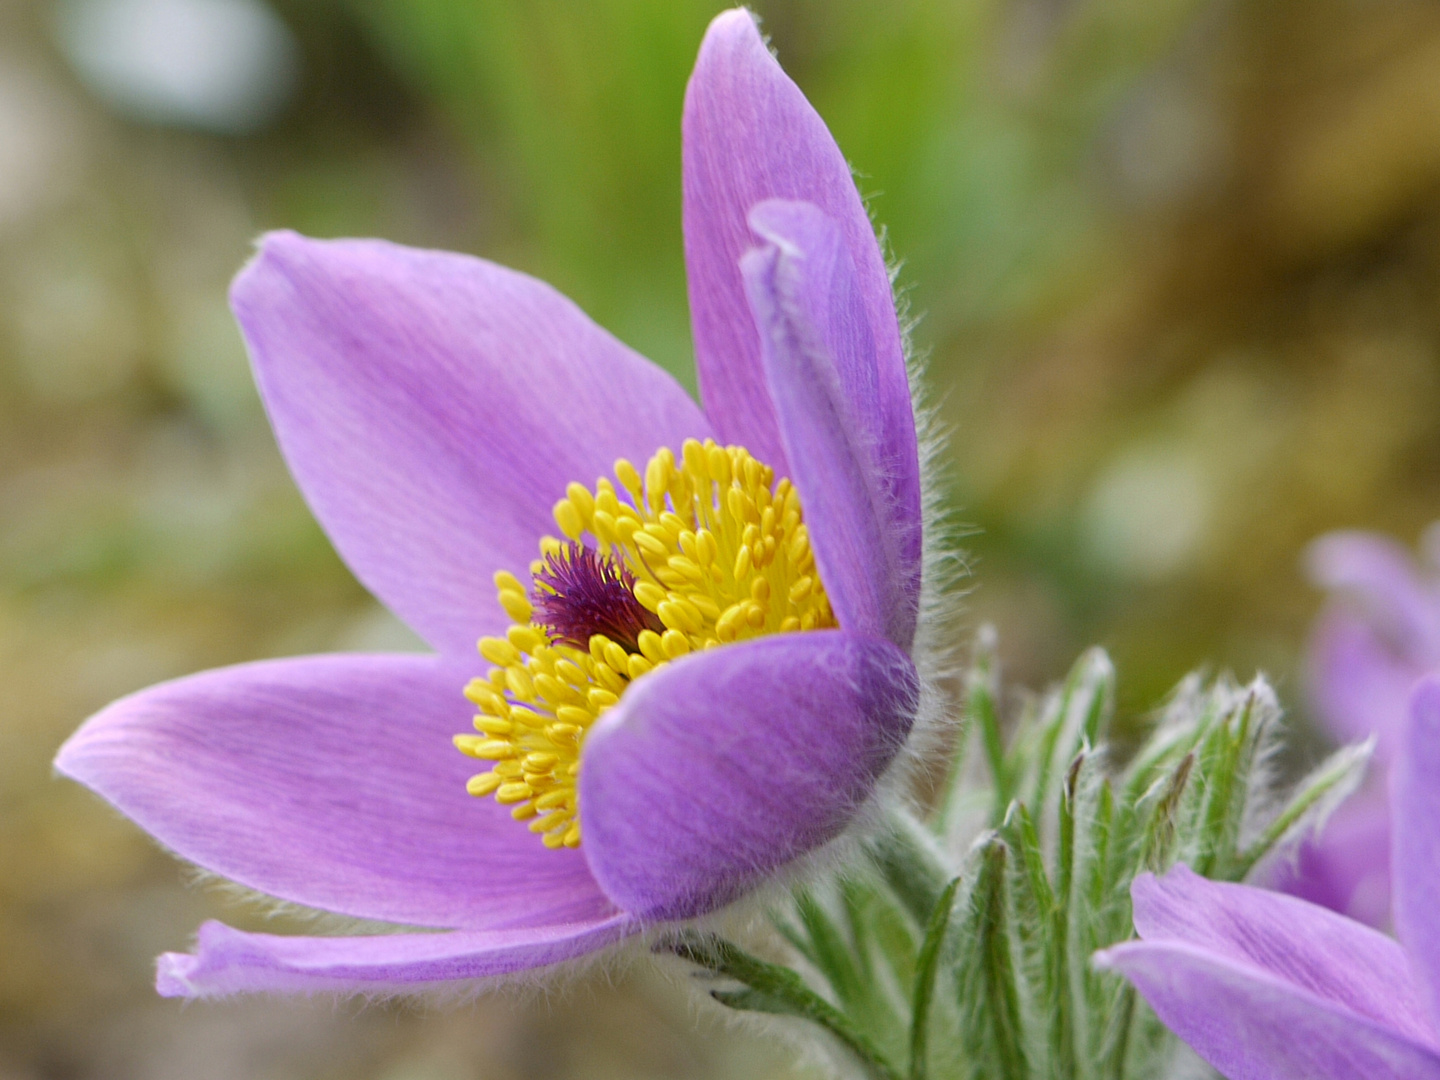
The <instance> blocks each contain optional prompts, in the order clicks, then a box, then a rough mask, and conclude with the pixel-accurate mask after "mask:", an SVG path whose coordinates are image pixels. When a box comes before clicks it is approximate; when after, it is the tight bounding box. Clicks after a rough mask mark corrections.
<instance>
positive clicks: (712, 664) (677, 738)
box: [580, 630, 917, 919]
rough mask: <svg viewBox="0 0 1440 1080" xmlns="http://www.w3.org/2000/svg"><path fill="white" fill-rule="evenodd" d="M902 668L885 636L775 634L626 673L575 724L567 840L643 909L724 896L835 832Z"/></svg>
mask: <svg viewBox="0 0 1440 1080" xmlns="http://www.w3.org/2000/svg"><path fill="white" fill-rule="evenodd" d="M916 694H917V682H916V676H915V669H914V667H913V666H912V665H911V664H910V661H909V659H908V658H907V657H906V656H905V655H904V654H903V653H901V652H900V651H899V650H898V649H896V648H895V646H893V645H891V644H890V643H889V642H886V641H882V640H879V639H876V638H866V637H861V636H858V635H855V634H848V633H844V632H842V631H838V630H816V631H811V632H808V633H792V634H777V635H774V636H771V637H765V638H760V639H757V640H754V641H749V642H745V643H743V644H739V645H730V646H726V647H724V648H719V649H713V650H709V651H706V652H702V653H697V654H694V655H692V656H687V657H684V658H682V659H680V660H677V661H675V662H674V663H672V664H670V665H668V666H667V667H664V668H661V669H660V670H658V671H656V672H653V673H651V674H649V675H646V676H645V677H644V678H642V679H640V680H639V681H638V682H636V683H635V684H634V685H633V686H632V687H631V688H630V689H629V690H628V691H626V694H625V696H624V697H623V698H622V699H621V701H620V704H619V705H617V706H615V707H614V708H613V709H612V710H611V711H610V712H609V713H608V714H606V716H605V717H604V719H602V720H601V721H600V723H599V724H597V725H596V727H595V728H594V729H593V730H592V731H591V733H590V735H589V737H588V739H587V740H586V744H585V768H584V771H583V772H582V773H581V774H580V815H581V822H582V827H583V829H584V835H585V841H584V846H583V848H582V850H583V851H585V853H586V855H587V856H588V858H589V860H590V866H591V869H592V870H593V871H594V873H595V877H596V878H597V879H598V880H599V882H600V884H601V886H602V887H603V888H604V889H605V891H606V893H607V894H608V895H609V896H610V898H611V899H612V900H614V901H615V903H616V904H618V905H619V906H620V907H621V908H623V909H624V910H626V911H630V912H633V913H635V914H636V915H637V916H640V917H642V918H645V919H677V918H689V917H691V916H694V915H699V914H703V913H704V912H706V911H709V910H712V909H714V908H717V907H719V906H721V905H723V904H725V903H728V902H729V901H731V900H733V899H735V898H736V897H737V896H739V895H740V894H741V893H742V892H744V891H745V890H746V889H747V888H749V887H751V886H752V885H753V884H754V883H755V882H756V881H757V880H759V879H760V878H762V877H763V876H765V875H766V874H769V873H771V872H772V871H774V870H775V869H776V868H778V867H780V866H781V865H783V864H785V863H787V862H789V861H790V860H791V859H794V858H795V857H797V856H799V855H802V854H804V853H805V852H807V851H809V850H811V849H813V848H815V847H818V846H819V845H821V844H823V843H825V842H826V841H828V840H830V839H832V838H833V837H835V836H837V835H838V834H839V833H840V832H841V831H842V830H843V829H844V828H845V826H846V825H847V824H849V822H850V821H851V820H852V818H853V817H854V815H855V813H856V810H857V809H858V808H859V807H860V805H861V804H862V803H864V801H865V800H866V799H867V798H868V797H869V796H870V793H871V791H872V790H873V789H874V786H875V782H876V780H877V779H878V778H879V776H880V774H881V773H882V772H884V770H885V768H886V766H888V765H889V764H890V762H891V760H892V759H893V758H894V756H895V754H896V752H897V751H898V750H899V748H900V746H901V744H902V743H903V742H904V740H905V736H906V735H907V734H908V733H909V730H910V724H911V721H912V717H913V713H914V709H915V704H916Z"/></svg>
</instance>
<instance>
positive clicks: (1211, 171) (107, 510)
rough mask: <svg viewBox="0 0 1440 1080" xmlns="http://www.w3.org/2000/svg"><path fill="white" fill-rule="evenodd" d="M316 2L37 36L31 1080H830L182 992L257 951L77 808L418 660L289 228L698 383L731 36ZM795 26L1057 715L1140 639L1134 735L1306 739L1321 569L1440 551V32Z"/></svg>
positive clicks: (20, 1029)
mask: <svg viewBox="0 0 1440 1080" xmlns="http://www.w3.org/2000/svg"><path fill="white" fill-rule="evenodd" d="M271 3H272V4H273V6H272V7H265V6H262V3H261V0H74V2H67V3H64V4H49V3H41V2H39V0H0V685H3V687H4V692H3V700H4V703H5V708H4V714H3V717H0V1078H3V1080H17V1078H25V1080H29V1078H32V1077H33V1078H38V1077H45V1078H50V1077H54V1078H77V1080H79V1078H92V1077H93V1078H97V1080H98V1078H104V1080H127V1078H132V1077H133V1078H140V1077H144V1078H151V1077H155V1078H171V1077H174V1078H189V1077H199V1076H205V1077H210V1078H220V1080H227V1078H231V1077H234V1078H237V1080H239V1078H246V1080H268V1078H277V1080H278V1078H291V1077H294V1078H300V1077H307V1078H309V1077H313V1078H341V1077H345V1078H360V1080H368V1078H375V1080H452V1078H453V1080H470V1078H477V1077H483V1078H486V1080H491V1078H495V1080H509V1078H517V1080H530V1078H535V1080H541V1078H544V1080H562V1078H569V1077H577V1078H578V1077H585V1078H590V1077H595V1078H601V1077H617V1078H618V1077H633V1078H650V1077H656V1078H661V1077H664V1078H668V1077H715V1078H722V1077H766V1076H774V1077H780V1076H791V1075H799V1074H801V1073H802V1072H803V1069H801V1068H800V1066H797V1065H795V1064H794V1063H793V1062H792V1059H791V1057H790V1056H789V1054H788V1053H787V1052H786V1051H785V1050H784V1049H783V1048H779V1047H776V1046H774V1045H771V1044H769V1043H767V1042H765V1041H763V1040H760V1039H758V1038H757V1037H755V1036H749V1035H747V1036H733V1037H725V1038H719V1037H717V1036H716V1033H715V1031H714V1030H713V1029H709V1028H705V1027H703V1026H702V1027H701V1028H699V1029H697V1028H696V1026H695V1024H694V1021H693V1018H692V1017H691V1016H690V1015H689V1014H688V1013H687V1012H686V1010H685V1008H684V1007H682V1006H680V1005H677V1004H676V1003H675V1001H674V998H675V995H674V993H673V990H671V989H668V988H666V987H664V986H661V985H659V984H657V983H655V982H654V981H653V980H652V979H650V978H648V977H645V976H632V977H620V978H618V979H616V980H613V981H604V982H595V983H582V984H580V985H579V986H576V987H572V988H571V989H570V990H569V991H568V992H567V993H565V994H562V995H559V996H555V997H552V998H542V999H537V1000H528V1001H527V1002H525V1003H516V1002H515V1001H514V1000H513V999H495V998H489V999H484V1000H481V1001H480V1002H478V1003H476V1004H473V1005H465V1006H462V1007H459V1008H454V1007H447V1008H443V1009H441V1008H434V1009H426V1008H422V1007H418V1006H412V1005H383V1006H372V1007H368V1008H363V1009H362V1008H360V1007H358V1006H349V1005H342V1006H339V1007H336V1006H334V1005H333V1004H331V1003H322V1002H315V1003H300V1004H296V1003H284V1002H267V1001H258V1002H244V1003H239V1004H221V1005H196V1006H190V1007H187V1008H182V1007H181V1006H179V1005H178V1004H176V1003H174V1002H162V1001H159V1000H158V999H156V998H154V997H153V995H152V993H151V991H150V978H151V960H152V957H153V956H154V955H155V954H156V953H157V952H160V951H162V950H165V949H180V948H184V947H185V946H186V944H187V941H188V938H189V935H190V934H191V933H192V932H193V929H194V927H195V926H196V925H197V924H198V923H199V921H200V920H201V919H202V918H204V917H206V916H223V917H225V918H227V919H229V920H231V921H238V922H240V923H242V924H244V925H251V926H254V925H260V921H261V920H260V915H259V914H258V913H257V911H256V910H255V909H254V908H253V907H247V906H244V905H237V904H236V903H234V902H232V901H229V900H227V899H226V898H225V897H224V895H223V894H221V893H219V892H217V891H215V890H213V889H207V888H204V887H192V886H190V885H189V884H187V882H186V872H185V871H184V870H183V869H181V868H180V867H178V866H177V864H176V863H175V862H174V861H172V860H171V859H170V858H169V857H168V856H166V855H165V854H163V853H162V852H159V851H158V850H156V848H155V847H154V846H153V845H152V844H151V843H150V842H149V841H148V840H147V839H146V838H145V837H144V836H143V835H141V834H140V832H139V831H138V830H137V829H135V828H134V827H132V826H130V825H129V824H127V823H126V822H124V821H122V820H120V819H118V818H117V817H116V815H114V814H113V813H111V812H110V811H109V810H108V809H107V808H106V807H104V806H103V805H101V804H100V803H99V802H98V801H97V800H95V799H94V798H92V797H90V796H89V795H88V794H87V793H85V792H84V791H82V790H80V789H78V788H77V787H76V786H74V785H70V784H67V783H63V782H59V781H56V780H53V779H52V778H51V775H50V772H49V760H50V757H51V756H52V754H53V753H54V750H55V748H56V747H57V746H58V745H59V743H60V742H61V740H62V739H63V738H64V737H65V736H66V735H67V734H68V733H69V732H70V731H71V730H72V729H73V728H74V726H75V725H76V724H78V723H79V721H80V720H81V719H83V718H84V717H85V716H86V715H87V714H88V713H89V712H91V711H92V710H94V709H96V708H97V707H99V706H101V705H103V704H104V703H105V702H107V701H109V700H110V699H112V698H114V697H116V696H118V695H121V694H124V693H126V692H128V691H130V690H133V689H136V688H138V687H141V686H144V685H146V684H148V683H151V682H154V681H156V680H159V679H163V678H167V677H170V676H175V675H179V674H183V673H186V672H190V671H193V670H196V669H199V668H203V667H208V666H213V665H216V664H222V663H229V662H234V661H239V660H246V659H251V658H256V657H263V656H274V655H279V654H286V653H300V652H309V651H318V650H329V649H350V648H390V647H396V648H407V647H414V645H415V643H414V641H413V639H412V638H411V637H410V635H409V634H408V632H407V631H405V629H404V628H403V627H401V626H399V625H398V624H397V623H396V622H395V621H394V620H393V619H392V618H391V617H390V616H389V615H387V614H386V613H385V612H384V611H383V610H381V609H379V608H378V606H377V605H376V604H375V603H374V602H373V601H372V600H370V599H369V598H368V597H367V595H366V594H365V593H364V592H363V591H362V590H361V589H360V588H359V587H358V586H357V585H356V584H355V582H354V581H353V579H352V578H351V577H350V576H349V574H348V573H347V572H346V570H345V569H344V568H343V566H342V565H341V564H340V563H339V561H338V560H337V559H336V557H335V555H334V553H333V552H332V551H331V549H330V547H329V545H328V543H327V542H326V540H325V538H324V536H323V535H322V534H321V533H320V531H319V530H318V528H317V527H316V525H315V523H314V522H313V520H312V519H311V518H310V516H309V514H308V513H307V511H306V509H305V507H304V505H303V503H302V502H301V500H300V499H299V497H298V495H297V494H296V492H295V490H294V488H293V487H292V485H291V483H290V481H289V479H288V477H287V475H286V473H285V470H284V467H283V465H282V463H281V461H280V459H279V457H278V455H277V453H276V450H275V447H274V444H273V442H272V439H271V436H270V433H269V431H268V429H267V426H266V424H265V420H264V417H263V415H262V412H261V410H260V407H259V403H258V401H257V399H256V396H255V393H254V390H253V387H252V385H251V382H250V377H249V373H248V371H247V368H246V363H245V358H244V352H243V349H242V347H241V344H240V341H239V338H238V335H237V333H236V331H235V329H234V326H233V324H232V323H231V321H230V318H229V315H228V312H227V310H226V307H225V289H226V285H227V282H228V280H229V278H230V276H231V275H232V274H233V273H234V271H235V270H236V269H237V268H238V266H239V265H240V264H241V263H242V262H243V261H244V260H245V259H246V257H247V254H248V252H249V250H250V247H249V245H250V243H251V240H252V238H253V237H254V236H255V235H256V234H257V233H258V232H259V231H261V230H262V229H266V228H272V227H279V226H285V227H290V228H295V229H298V230H301V231H303V232H308V233H311V234H315V235H320V236H335V235H379V236H385V237H389V238H391V239H394V240H398V241H403V242H406V243H412V244H419V245H429V246H438V247H445V248H454V249H461V250H465V251H472V252H475V253H478V254H482V255H485V256H487V257H489V258H492V259H495V260H498V261H500V262H504V263H507V264H510V265H513V266H517V267H520V268H523V269H525V270H528V271H530V272H532V273H535V274H537V275H540V276H542V277H544V278H546V279H548V280H550V281H552V282H554V283H555V284H556V285H558V286H559V287H560V288H562V289H563V290H565V291H566V292H568V293H569V294H570V295H572V296H573V297H575V298H576V299H577V300H578V301H579V302H580V303H581V304H582V305H583V306H584V307H585V308H586V309H587V310H588V311H589V312H590V313H591V314H592V315H593V316H594V317H595V318H596V319H597V320H598V321H599V322H601V323H602V324H604V325H605V326H607V327H609V328H610V329H611V330H613V331H614V332H615V333H616V334H618V335H619V336H620V337H621V338H623V339H624V340H625V341H627V342H629V343H630V344H632V345H634V346H635V347H637V348H639V349H641V350H642V351H644V352H646V353H647V354H648V355H650V356H651V357H653V358H654V359H655V360H656V361H657V362H659V363H661V364H663V365H665V366H666V367H667V368H669V369H671V370H672V371H674V372H676V373H677V374H678V375H680V377H681V378H682V379H685V380H687V381H688V383H689V384H690V385H692V386H693V374H692V371H691V358H690V345H689V336H688V328H687V324H688V320H687V313H686V305H685V292H684V277H683V264H682V257H681V237H680V230H679V219H680V203H679V119H680V108H681V98H682V93H683V89H684V84H685V80H686V78H687V76H688V73H689V69H690V66H691V63H692V62H693V59H694V55H695V51H696V48H697V46H698V44H699V41H700V38H701V35H702V34H703V31H704V28H705V25H706V23H707V21H708V19H709V18H710V17H711V16H712V15H713V14H714V12H715V11H716V10H718V9H719V6H720V5H719V4H715V3H699V2H682V0H584V2H581V0H283V2H282V0H271ZM756 6H757V8H758V10H759V12H760V13H761V14H762V15H763V16H764V19H765V29H766V30H767V31H768V32H769V33H770V34H771V36H772V38H773V43H774V45H775V46H776V48H777V49H778V51H779V54H780V57H781V59H782V61H783V63H784V64H785V66H786V68H787V70H788V71H789V72H790V73H791V74H792V75H793V76H794V78H795V79H796V80H797V81H798V82H799V84H800V85H801V87H802V88H803V89H804V90H805V91H806V93H807V94H808V95H809V96H810V98H811V100H812V101H813V102H814V103H815V105H816V107H817V108H818V109H819V110H820V112H821V114H822V115H823V116H824V117H825V119H826V120H827V121H828V122H829V124H830V126H831V128H832V130H833V131H834V133H835V135H836V138H837V139H838V141H839V143H840V145H841V147H842V148H843V149H844V151H845V152H846V154H847V155H848V156H849V158H850V159H851V161H852V162H853V164H854V166H855V168H856V170H857V172H858V174H859V175H860V177H861V184H862V187H863V189H864V191H865V192H866V193H867V194H869V195H870V197H871V201H872V206H873V208H874V212H875V214H876V216H877V218H878V220H880V221H881V222H882V223H884V225H885V226H886V227H887V228H888V235H889V241H890V244H891V247H892V248H893V250H894V252H895V254H896V255H897V256H898V257H900V258H901V259H902V260H903V271H902V274H901V282H902V284H903V285H904V287H905V289H906V294H907V296H908V298H909V301H910V304H911V307H912V309H913V311H914V312H915V313H916V314H918V315H920V316H922V319H921V322H920V323H919V326H918V328H917V330H916V334H915V339H916V342H917V344H918V345H919V347H920V348H921V349H922V350H923V351H924V352H925V353H926V354H928V356H929V358H930V375H929V378H930V382H931V387H930V388H931V389H932V390H933V391H934V393H935V395H936V397H937V400H939V401H940V402H941V415H942V418H943V420H944V421H945V422H946V424H947V425H948V427H949V430H950V432H951V437H950V441H949V445H948V448H947V450H946V451H945V453H944V455H943V457H944V460H945V462H946V464H947V465H948V468H949V477H948V482H949V483H950V485H951V492H950V494H951V496H952V499H953V502H954V505H955V506H957V507H958V508H959V509H960V513H961V515H962V517H963V518H964V520H966V521H968V522H970V523H972V524H973V525H974V526H975V527H976V529H977V532H976V533H975V535H974V536H973V537H972V538H971V541H970V548H971V550H972V552H973V553H974V567H975V571H976V573H975V577H974V583H975V587H974V590H973V592H972V593H971V595H970V597H969V599H968V601H967V603H968V614H967V625H969V626H972V627H973V626H974V625H975V624H976V623H978V622H979V621H981V620H991V621H994V622H995V623H997V624H998V625H999V627H1000V631H1001V639H1002V648H1003V653H1004V657H1005V660H1006V662H1007V664H1008V667H1009V670H1010V672H1011V674H1012V675H1013V676H1014V677H1015V678H1017V679H1020V680H1023V681H1028V682H1030V683H1032V684H1040V683H1043V682H1045V681H1046V680H1049V679H1052V678H1054V677H1055V676H1056V675H1058V674H1059V673H1060V672H1062V671H1063V670H1064V668H1065V667H1066V666H1067V665H1068V663H1069V660H1070V658H1071V657H1072V656H1073V655H1074V654H1075V653H1076V651H1077V650H1078V649H1079V648H1080V647H1082V646H1083V645H1085V644H1088V643H1090V642H1100V643H1103V644H1105V645H1106V646H1108V647H1110V648H1111V649H1112V650H1113V651H1114V652H1115V654H1116V657H1117V660H1118V662H1119V666H1120V671H1121V680H1122V687H1123V694H1124V701H1125V703H1126V705H1127V707H1128V708H1130V709H1131V710H1132V711H1139V710H1141V709H1143V708H1144V707H1145V706H1146V705H1147V704H1149V703H1151V702H1153V701H1154V700H1155V699H1156V698H1157V697H1158V696H1159V695H1161V694H1163V692H1164V691H1165V690H1166V689H1167V688H1168V687H1169V686H1170V685H1171V684H1173V682H1174V681H1175V680H1176V679H1177V678H1178V677H1179V676H1180V675H1181V674H1182V673H1184V672H1185V671H1186V670H1187V669H1189V668H1191V667H1193V666H1195V665H1197V664H1199V663H1202V662H1211V663H1213V664H1215V665H1217V666H1220V667H1229V668H1232V669H1234V670H1235V671H1237V673H1239V674H1241V675H1248V674H1249V673H1251V672H1252V671H1254V670H1255V669H1257V668H1260V669H1264V670H1266V671H1268V672H1269V673H1270V674H1271V675H1273V676H1274V677H1275V678H1276V679H1277V680H1278V681H1279V683H1280V686H1281V691H1282V695H1283V696H1284V697H1285V699H1286V700H1287V701H1288V702H1289V704H1290V705H1291V707H1292V712H1293V715H1295V716H1296V717H1297V723H1298V724H1299V725H1301V727H1302V728H1303V725H1304V705H1303V686H1302V681H1301V680H1302V670H1301V666H1300V659H1299V658H1300V655H1301V652H1302V649H1303V644H1304V636H1305V633H1306V627H1307V624H1308V622H1309V620H1310V619H1311V618H1312V616H1313V614H1314V612H1315V609H1316V606H1317V603H1318V597H1317V596H1316V595H1315V594H1314V593H1313V592H1312V591H1311V590H1310V589H1309V588H1308V586H1307V585H1306V583H1305V581H1304V579H1303V576H1302V575H1301V572H1300V569H1299V561H1298V556H1299V552H1300V551H1301V549H1302V547H1303V545H1304V544H1305V542H1306V541H1307V540H1308V539H1310V538H1311V537H1313V536H1314V535H1316V534H1317V533H1319V532H1322V531H1324V530H1326V529H1330V528H1335V527H1340V526H1362V527H1370V528H1378V529H1383V530H1386V531H1389V532H1393V533H1395V534H1396V535H1398V536H1399V537H1401V538H1403V539H1404V540H1406V541H1407V542H1409V541H1412V540H1413V539H1414V538H1415V536H1416V535H1417V534H1418V532H1419V530H1420V529H1421V527H1422V526H1423V525H1424V524H1425V523H1426V522H1428V521H1429V520H1431V519H1432V518H1434V517H1437V516H1440V360H1437V349H1440V7H1437V6H1436V5H1435V4H1434V3H1433V0H1229V2H1218V0H890V2H888V3H885V4H876V3H863V2H859V0H790V2H780V0H777V2H773V3H758V4H757V5H756ZM207 12H208V14H207ZM197 13H198V14H197ZM207 19H209V20H210V21H209V23H207V22H206V20H207ZM217 19H218V22H217V21H216V20H217ZM226 19H229V20H231V21H230V22H228V23H227V22H226V21H225V20H226ZM107 20H108V21H107ZM247 20H248V21H247ZM207 26H208V27H209V29H208V30H207ZM216 27H219V30H218V31H217V30H216ZM247 28H248V29H247ZM207 34H208V37H207ZM247 35H248V36H247ZM207 49H208V50H210V51H209V52H207V51H206V50H207ZM247 50H248V51H247ZM247 65H248V66H247ZM217 73H218V74H217ZM147 80H148V81H147ZM207 80H208V81H207ZM959 644H961V645H963V642H961V643H959ZM268 925H271V926H274V925H275V924H274V923H273V922H272V923H269V924H268ZM288 925H291V924H287V923H283V922H282V926H288Z"/></svg>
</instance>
